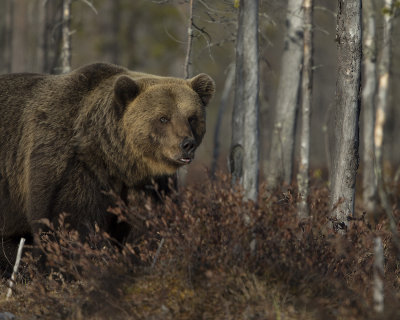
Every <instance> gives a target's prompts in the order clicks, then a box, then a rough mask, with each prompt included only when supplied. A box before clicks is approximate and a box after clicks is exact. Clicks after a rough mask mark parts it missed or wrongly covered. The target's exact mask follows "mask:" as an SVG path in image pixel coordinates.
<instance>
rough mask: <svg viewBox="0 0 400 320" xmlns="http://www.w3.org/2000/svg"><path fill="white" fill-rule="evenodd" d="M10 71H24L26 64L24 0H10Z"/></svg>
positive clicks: (25, 12)
mask: <svg viewBox="0 0 400 320" xmlns="http://www.w3.org/2000/svg"><path fill="white" fill-rule="evenodd" d="M11 3H12V30H11V32H12V35H11V46H12V48H11V72H26V71H27V65H28V55H27V54H26V53H27V43H29V41H28V39H27V24H28V19H27V16H28V5H27V3H26V1H12V2H11Z"/></svg>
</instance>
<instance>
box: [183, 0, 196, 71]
mask: <svg viewBox="0 0 400 320" xmlns="http://www.w3.org/2000/svg"><path fill="white" fill-rule="evenodd" d="M187 36H188V42H187V46H186V57H185V70H184V77H185V79H189V78H190V76H191V74H192V42H193V36H194V33H193V0H190V1H189V24H188V32H187Z"/></svg>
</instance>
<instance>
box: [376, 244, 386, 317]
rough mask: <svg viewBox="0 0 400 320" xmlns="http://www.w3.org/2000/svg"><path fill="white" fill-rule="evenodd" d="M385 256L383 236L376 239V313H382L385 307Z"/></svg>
mask: <svg viewBox="0 0 400 320" xmlns="http://www.w3.org/2000/svg"><path fill="white" fill-rule="evenodd" d="M384 261H385V257H384V254H383V244H382V239H381V237H376V238H375V239H374V269H373V270H374V283H373V299H374V310H375V312H376V313H382V312H383V309H384V288H383V279H384V275H385V268H384Z"/></svg>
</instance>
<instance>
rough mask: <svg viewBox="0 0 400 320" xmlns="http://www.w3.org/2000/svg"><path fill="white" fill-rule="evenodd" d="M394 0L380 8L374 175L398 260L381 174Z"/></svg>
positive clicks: (398, 246) (399, 251)
mask: <svg viewBox="0 0 400 320" xmlns="http://www.w3.org/2000/svg"><path fill="white" fill-rule="evenodd" d="M394 11H395V7H394V2H393V0H385V6H384V9H383V10H382V12H383V15H384V17H383V18H384V23H383V41H382V42H383V45H382V53H381V59H380V62H379V70H378V72H379V84H378V95H377V101H376V122H375V130H374V140H375V159H376V170H375V172H376V175H377V181H378V195H379V200H380V204H381V206H382V207H383V209H384V210H385V212H386V215H387V217H388V220H389V226H390V230H391V232H392V235H393V242H394V245H395V247H396V249H397V256H398V259H399V260H400V238H399V233H398V231H397V222H396V220H395V217H394V216H393V212H392V205H391V203H390V201H389V198H388V195H387V192H386V185H385V180H384V176H383V156H382V151H383V142H384V126H385V122H386V116H387V112H388V108H389V82H390V70H391V60H392V53H391V49H392V45H391V40H392V28H393V16H394Z"/></svg>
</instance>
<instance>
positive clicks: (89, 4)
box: [81, 0, 98, 14]
mask: <svg viewBox="0 0 400 320" xmlns="http://www.w3.org/2000/svg"><path fill="white" fill-rule="evenodd" d="M81 1H82V2H83V3H85V4H86V5H88V6H89V7H90V8H91V9H92V10H93V12H94V13H95V14H98V12H97V10H96V8H95V7H94V5H93V3H91V2H89V1H88V0H81Z"/></svg>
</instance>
